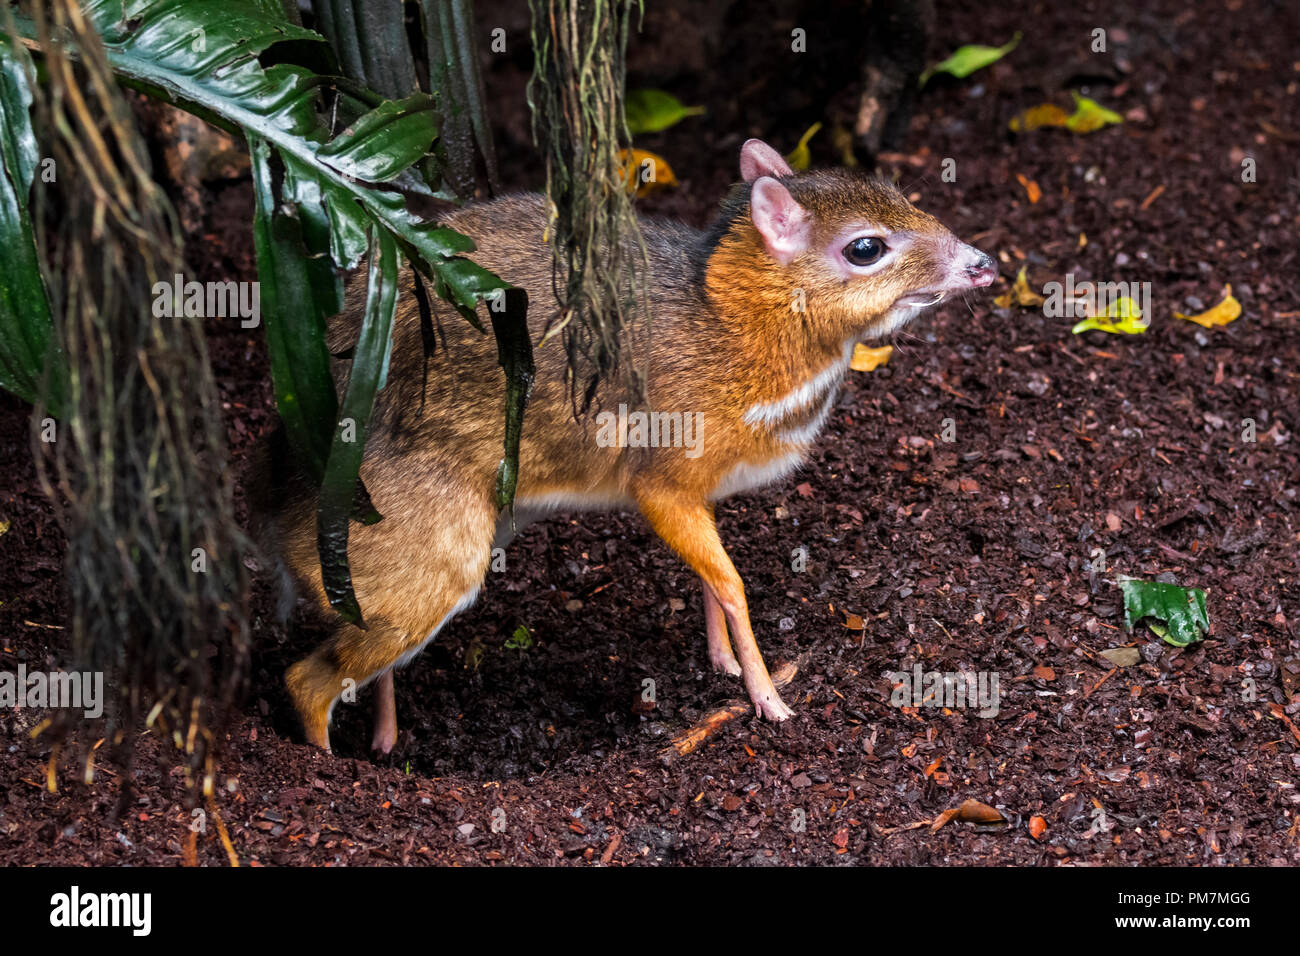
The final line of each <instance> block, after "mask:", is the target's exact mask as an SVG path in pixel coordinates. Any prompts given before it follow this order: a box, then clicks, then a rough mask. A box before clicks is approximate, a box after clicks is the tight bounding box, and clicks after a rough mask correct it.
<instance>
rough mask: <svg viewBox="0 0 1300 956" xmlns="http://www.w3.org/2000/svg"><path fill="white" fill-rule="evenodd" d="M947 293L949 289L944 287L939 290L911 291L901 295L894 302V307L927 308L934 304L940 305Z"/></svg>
mask: <svg viewBox="0 0 1300 956" xmlns="http://www.w3.org/2000/svg"><path fill="white" fill-rule="evenodd" d="M947 295H948V293H947V291H945V290H943V289H940V290H939V291H938V292H909V293H908V294H907V295H903V296H899V297H898V301H896V302H895V303H894V307H895V308H897V307H899V306H902V307H904V308H908V309H925V308H928V307H930V306H932V305H938V304H939V303H940V302H942V301H943V300H944V298H945V297H946V296H947Z"/></svg>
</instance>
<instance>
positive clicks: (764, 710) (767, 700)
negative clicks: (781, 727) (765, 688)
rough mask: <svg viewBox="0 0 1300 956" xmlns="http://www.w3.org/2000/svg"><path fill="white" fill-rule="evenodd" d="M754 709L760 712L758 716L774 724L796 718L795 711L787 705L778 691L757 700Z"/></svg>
mask: <svg viewBox="0 0 1300 956" xmlns="http://www.w3.org/2000/svg"><path fill="white" fill-rule="evenodd" d="M754 708H755V709H756V710H757V711H758V716H760V717H762V718H764V719H766V720H770V721H772V722H774V723H780V722H781V721H783V720H789V719H790V718H791V717H793V716H794V711H793V710H791V709H790V708H789V707H787V706H786V705H785V701H783V700H782V699H781V697H780V695H779V694H777V693H776V691H772V692H770V693H767V694H764V695H763V696H762V697H758V698H755V700H754Z"/></svg>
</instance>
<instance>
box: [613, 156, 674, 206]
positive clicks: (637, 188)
mask: <svg viewBox="0 0 1300 956" xmlns="http://www.w3.org/2000/svg"><path fill="white" fill-rule="evenodd" d="M618 162H619V165H620V166H622V167H623V179H624V180H625V181H626V182H627V191H628V192H630V193H634V194H635V195H637V196H638V197H639V196H646V195H649V194H650V193H652V192H655V191H656V190H659V189H667V188H669V187H670V186H676V185H677V177H676V176H675V175H674V174H673V168H672V167H671V166H669V165H668V160H666V159H664V158H663V157H662V156H660V155H658V154H657V153H652V152H650V151H648V150H644V149H621V150H619V152H618Z"/></svg>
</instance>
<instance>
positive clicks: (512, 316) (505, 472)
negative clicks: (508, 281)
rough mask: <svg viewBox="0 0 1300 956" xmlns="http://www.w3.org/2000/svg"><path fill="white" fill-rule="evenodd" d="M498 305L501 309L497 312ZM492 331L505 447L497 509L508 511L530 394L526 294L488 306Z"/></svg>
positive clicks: (513, 293) (514, 293) (510, 294)
mask: <svg viewBox="0 0 1300 956" xmlns="http://www.w3.org/2000/svg"><path fill="white" fill-rule="evenodd" d="M498 303H500V304H501V306H502V307H501V308H500V309H498V308H497V305H498ZM488 314H489V315H490V316H491V317H492V331H493V333H494V334H495V335H496V340H497V361H498V362H499V363H500V364H501V367H502V368H503V369H504V370H505V373H506V446H505V455H504V457H503V458H502V459H501V464H500V465H499V466H498V468H497V487H496V497H497V507H498V508H510V507H513V505H514V502H515V487H516V485H517V484H518V481H519V441H520V437H521V436H522V435H523V425H524V408H525V406H526V405H527V404H528V396H529V394H530V393H531V392H532V390H533V379H534V376H535V370H534V367H533V344H532V341H531V340H530V339H529V337H528V293H527V292H525V291H524V290H523V289H517V288H514V289H506V290H505V291H504V292H502V293H500V298H499V299H498V300H497V301H494V302H492V303H491V305H490V307H489V309H488Z"/></svg>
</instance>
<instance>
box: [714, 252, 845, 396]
mask: <svg viewBox="0 0 1300 956" xmlns="http://www.w3.org/2000/svg"><path fill="white" fill-rule="evenodd" d="M705 289H706V292H707V296H708V299H709V302H710V305H711V306H712V308H713V310H714V312H715V314H716V316H717V320H718V323H719V325H720V326H721V327H722V329H723V330H724V332H725V333H726V334H727V335H728V336H729V337H730V338H731V339H732V340H733V342H734V343H736V347H737V348H740V349H743V351H744V356H743V361H744V365H745V366H747V367H748V368H751V369H753V373H752V374H749V375H744V376H740V377H739V378H741V379H743V381H742V382H740V383H739V384H740V385H741V387H742V389H743V392H744V393H745V394H746V397H747V398H749V399H751V400H752V401H753V402H763V401H772V400H776V399H778V398H780V397H782V396H786V395H789V394H791V393H792V392H794V391H796V390H797V389H800V388H801V387H802V386H804V385H809V387H810V388H812V389H813V390H818V387H819V383H820V382H821V380H822V379H824V378H827V377H830V378H834V377H835V376H836V375H837V374H838V373H837V372H835V371H834V369H837V368H838V369H839V372H840V373H842V371H843V368H844V367H845V366H846V365H847V364H848V358H847V354H846V353H847V347H848V346H851V343H847V346H846V341H845V338H844V337H843V336H842V335H841V334H840V332H839V331H837V329H836V326H837V323H834V322H828V321H826V318H827V317H825V316H821V315H818V314H816V313H815V312H814V311H813V308H814V305H813V302H812V297H811V296H810V295H807V294H806V290H803V289H801V288H800V286H799V280H798V278H797V276H796V275H795V273H794V272H793V271H791V270H788V269H780V268H777V267H776V266H775V265H774V264H772V263H771V260H770V257H769V256H768V253H767V250H766V249H764V248H763V246H762V242H761V240H760V239H759V238H758V236H757V233H753V234H752V235H747V234H745V233H741V234H739V235H737V234H734V233H733V234H731V235H729V236H727V237H726V238H724V239H723V241H722V242H720V243H719V245H718V247H717V248H716V250H715V251H714V253H713V256H712V257H711V258H710V260H709V263H708V267H707V271H706V274H705ZM836 384H838V383H836Z"/></svg>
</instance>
